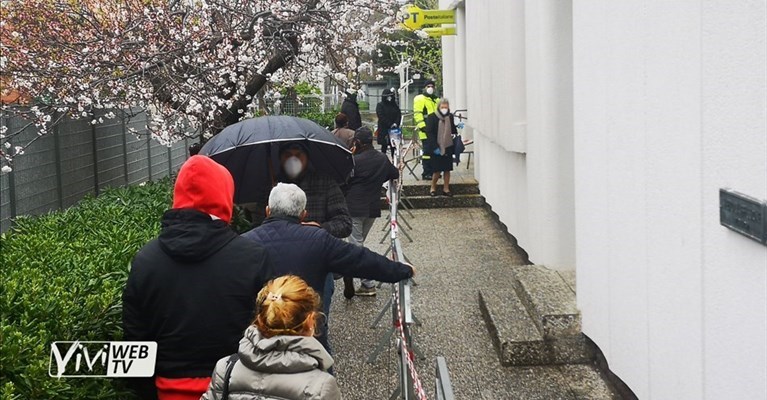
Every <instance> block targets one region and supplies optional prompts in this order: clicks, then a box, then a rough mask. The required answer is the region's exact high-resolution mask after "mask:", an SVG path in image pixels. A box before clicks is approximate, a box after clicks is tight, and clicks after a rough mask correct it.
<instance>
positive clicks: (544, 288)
mask: <svg viewBox="0 0 767 400" xmlns="http://www.w3.org/2000/svg"><path fill="white" fill-rule="evenodd" d="M515 272H516V276H515V277H516V279H515V280H514V290H516V292H517V295H518V296H519V299H520V300H521V301H522V303H523V304H524V305H525V307H526V308H527V310H528V311H529V312H530V316H531V317H532V319H533V322H535V324H536V326H538V329H539V330H540V332H541V333H542V334H543V337H544V338H545V339H556V338H562V337H571V336H576V335H579V334H580V333H581V313H580V311H578V307H577V304H576V300H575V291H574V289H573V288H572V287H571V285H570V283H568V282H566V281H565V279H563V277H562V275H560V273H559V272H557V271H555V270H551V269H548V268H546V267H543V266H540V265H529V266H525V267H521V268H518V269H517V270H516V271H515Z"/></svg>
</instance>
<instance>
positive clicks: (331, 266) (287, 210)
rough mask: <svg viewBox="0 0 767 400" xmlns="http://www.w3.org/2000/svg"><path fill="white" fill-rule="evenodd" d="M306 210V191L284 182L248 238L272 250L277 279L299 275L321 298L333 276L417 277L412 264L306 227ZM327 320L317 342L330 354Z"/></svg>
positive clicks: (324, 301) (394, 279) (392, 279)
mask: <svg viewBox="0 0 767 400" xmlns="http://www.w3.org/2000/svg"><path fill="white" fill-rule="evenodd" d="M305 208H306V195H305V194H304V191H303V190H301V188H299V187H298V186H296V185H294V184H290V183H278V184H277V186H275V187H274V188H273V189H272V192H271V193H270V194H269V206H267V207H266V220H264V223H263V224H261V226H259V227H258V228H255V229H252V230H250V231H248V232H246V233H244V234H242V236H243V237H245V238H247V239H250V240H253V241H254V242H256V243H258V244H260V245H261V246H263V247H264V248H266V250H267V252H268V253H269V256H270V258H271V261H272V268H273V272H274V275H275V276H281V275H287V274H293V275H298V276H299V277H301V278H302V279H304V280H305V281H306V282H307V283H308V284H309V285H310V286H311V287H312V288H313V289H314V290H315V291H316V292H317V293H320V294H321V295H322V294H324V293H325V290H324V289H325V282H326V281H325V278H326V276H327V275H328V273H331V272H335V273H339V274H342V275H344V276H351V277H355V278H366V279H375V280H378V281H382V282H391V283H394V282H399V281H401V280H404V279H408V278H411V277H412V276H413V274H414V272H415V270H414V268H413V267H412V266H411V265H408V264H403V263H399V262H396V261H392V260H389V259H388V258H386V257H384V256H382V255H380V254H376V253H374V252H372V251H370V250H368V249H366V248H364V247H361V246H355V245H353V244H351V243H347V242H345V241H343V240H341V239H338V238H336V237H334V236H333V235H331V234H330V233H328V232H327V231H325V230H324V229H321V228H318V227H315V226H310V225H302V224H301V221H302V220H304V219H305V218H306V217H307V212H306V210H305ZM323 297H324V296H323ZM328 300H330V299H325V298H322V304H323V308H324V312H325V315H326V316H327V315H328V314H329V313H330V310H329V309H328V308H327V307H325V304H329V301H328ZM325 321H326V322H325V326H324V329H322V330H321V331H322V332H321V335H320V336H319V337H318V338H317V339H318V340H319V341H320V343H322V345H323V346H325V348H326V349H327V350H328V352H330V345H329V343H328V338H327V318H325Z"/></svg>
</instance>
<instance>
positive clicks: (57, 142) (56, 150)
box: [53, 112, 64, 210]
mask: <svg viewBox="0 0 767 400" xmlns="http://www.w3.org/2000/svg"><path fill="white" fill-rule="evenodd" d="M57 116H58V112H54V113H53V120H54V121H56V120H57ZM60 134H61V131H60V129H59V125H58V124H56V125H55V126H54V127H53V157H54V159H55V162H56V195H57V196H58V200H59V209H60V210H63V209H64V184H63V181H62V177H61V139H60V138H59V135H60Z"/></svg>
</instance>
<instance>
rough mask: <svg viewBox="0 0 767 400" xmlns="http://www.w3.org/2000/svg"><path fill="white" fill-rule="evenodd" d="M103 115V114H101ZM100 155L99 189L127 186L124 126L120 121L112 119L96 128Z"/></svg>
mask: <svg viewBox="0 0 767 400" xmlns="http://www.w3.org/2000/svg"><path fill="white" fill-rule="evenodd" d="M99 114H102V113H99ZM94 129H95V135H94V137H95V138H96V154H97V155H98V157H97V158H98V168H97V170H98V177H99V189H103V188H106V187H111V186H121V185H125V184H126V182H127V179H126V176H125V154H124V150H125V149H124V146H123V136H124V134H123V125H122V121H121V120H120V119H117V118H115V119H111V120H109V121H104V123H102V124H99V125H97V126H96V127H95V128H94Z"/></svg>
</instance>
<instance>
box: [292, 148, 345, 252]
mask: <svg viewBox="0 0 767 400" xmlns="http://www.w3.org/2000/svg"><path fill="white" fill-rule="evenodd" d="M280 164H281V165H282V171H281V172H280V175H279V176H278V180H279V182H285V183H295V184H297V185H298V186H299V187H300V188H301V189H302V190H303V191H304V193H306V200H307V203H306V211H307V212H308V215H307V217H306V219H305V222H304V223H305V224H307V225H316V226H319V227H321V228H322V229H325V230H326V231H328V233H330V234H331V235H333V236H335V237H337V238H341V239H343V238H345V237H347V236H349V234H350V233H352V219H351V217H350V216H349V210H348V208H347V207H346V200H345V199H344V194H343V192H341V187H340V186H339V185H338V183H337V182H336V181H335V180H333V178H331V177H329V176H327V175H324V174H320V173H318V172H316V171H314V169H313V168H311V166H310V165H309V153H308V150H307V147H306V145H304V144H303V143H301V142H288V143H286V144H284V145H282V146H281V147H280Z"/></svg>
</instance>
